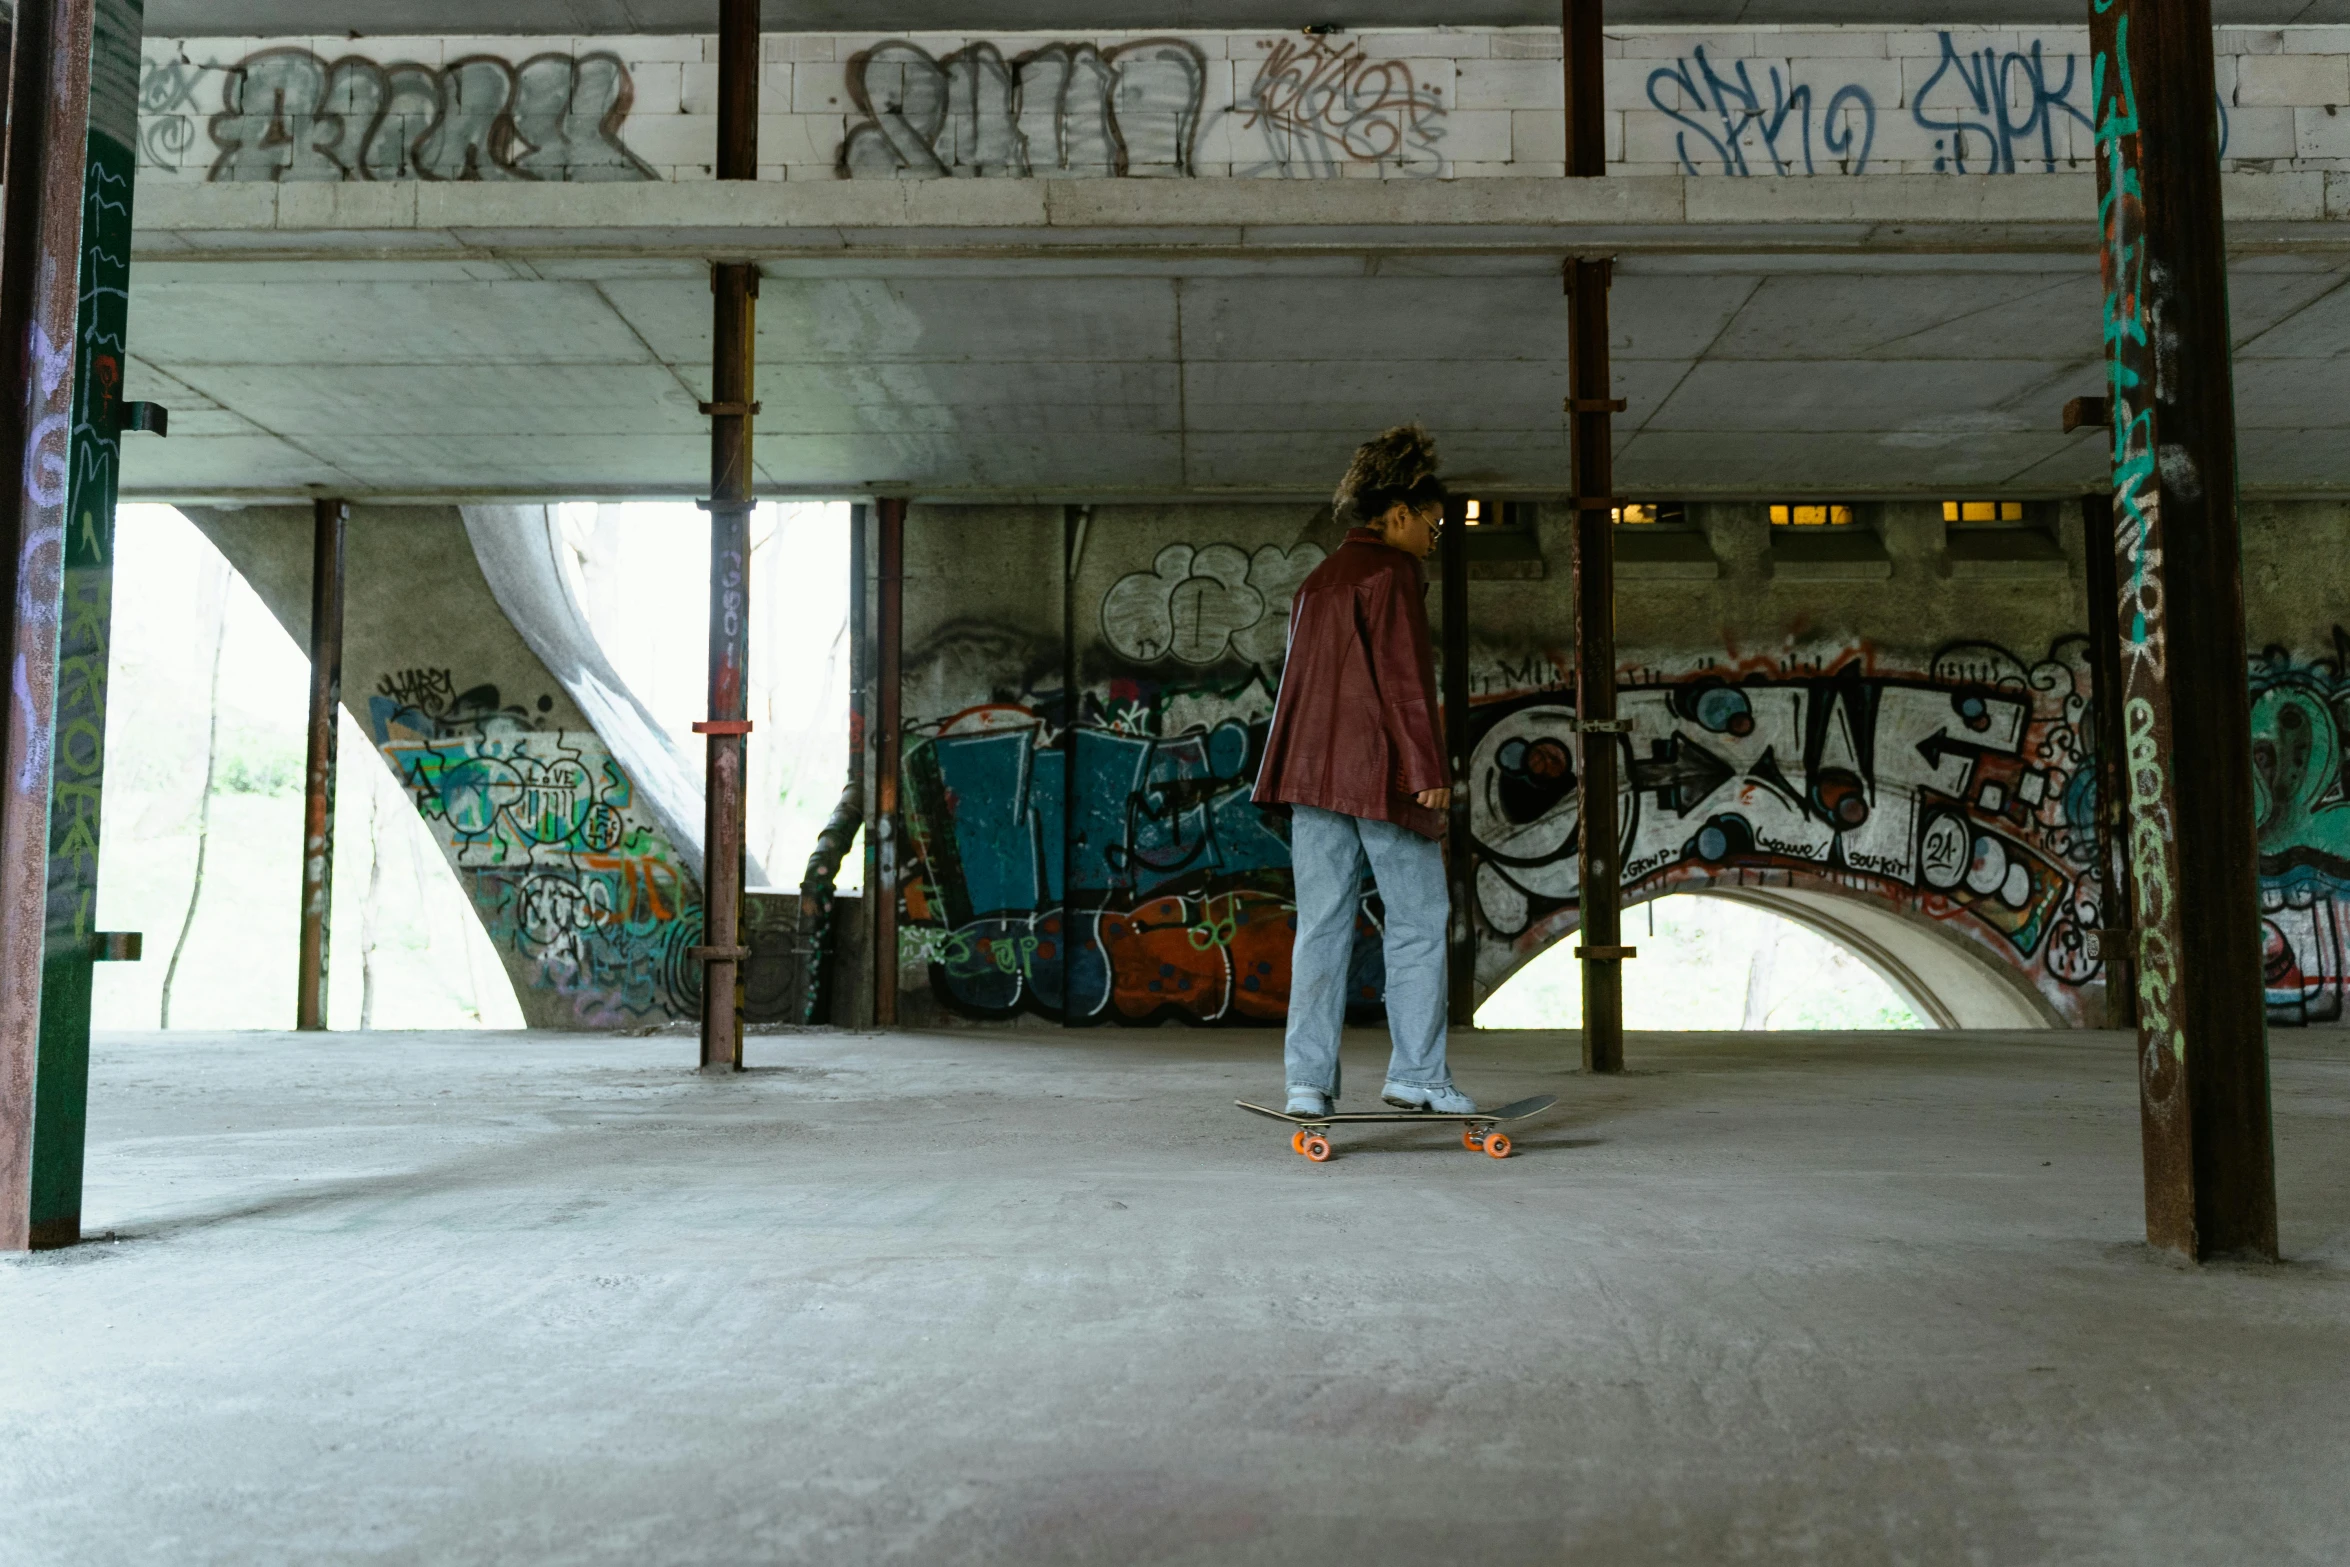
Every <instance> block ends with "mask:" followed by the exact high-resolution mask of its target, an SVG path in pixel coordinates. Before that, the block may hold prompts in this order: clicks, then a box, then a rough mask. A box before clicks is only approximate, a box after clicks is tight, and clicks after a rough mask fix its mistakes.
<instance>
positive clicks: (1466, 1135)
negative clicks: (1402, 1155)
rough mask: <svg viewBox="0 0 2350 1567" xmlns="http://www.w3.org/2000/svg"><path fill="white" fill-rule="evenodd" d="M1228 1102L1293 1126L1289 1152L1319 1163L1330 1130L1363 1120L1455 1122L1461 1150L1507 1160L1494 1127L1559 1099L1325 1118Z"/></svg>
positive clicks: (1502, 1137)
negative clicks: (1464, 1110)
mask: <svg viewBox="0 0 2350 1567" xmlns="http://www.w3.org/2000/svg"><path fill="white" fill-rule="evenodd" d="M1232 1102H1233V1103H1234V1104H1236V1105H1238V1106H1239V1107H1240V1108H1241V1109H1243V1110H1246V1111H1247V1112H1248V1113H1249V1114H1251V1115H1261V1116H1263V1117H1265V1118H1266V1119H1267V1120H1270V1121H1287V1122H1288V1123H1289V1124H1290V1125H1291V1126H1294V1127H1296V1128H1297V1130H1296V1131H1294V1132H1292V1133H1290V1134H1289V1147H1290V1150H1291V1151H1292V1152H1293V1153H1300V1154H1303V1155H1305V1156H1306V1157H1307V1158H1308V1159H1311V1160H1313V1161H1314V1163H1316V1164H1321V1163H1324V1162H1325V1161H1327V1160H1328V1159H1329V1157H1330V1135H1329V1134H1330V1128H1332V1127H1333V1126H1337V1125H1339V1124H1340V1123H1342V1122H1346V1123H1353V1122H1364V1121H1456V1122H1458V1123H1460V1128H1461V1146H1462V1147H1463V1148H1466V1149H1469V1150H1470V1151H1471V1152H1473V1153H1482V1154H1485V1155H1487V1156H1488V1157H1491V1158H1495V1159H1507V1158H1508V1157H1509V1156H1510V1139H1509V1134H1508V1133H1506V1132H1501V1131H1497V1130H1495V1128H1496V1127H1498V1126H1499V1125H1500V1123H1502V1122H1504V1121H1523V1120H1524V1119H1526V1117H1528V1116H1530V1115H1540V1114H1541V1113H1542V1112H1543V1111H1545V1110H1547V1109H1549V1108H1550V1107H1551V1106H1552V1105H1554V1104H1557V1103H1558V1102H1559V1100H1558V1095H1556V1094H1537V1095H1536V1096H1535V1097H1534V1098H1532V1099H1520V1100H1518V1101H1517V1102H1515V1103H1514V1104H1506V1105H1503V1106H1502V1107H1501V1108H1500V1109H1498V1110H1472V1111H1470V1112H1469V1113H1468V1114H1466V1115H1452V1114H1448V1113H1446V1112H1444V1111H1441V1110H1356V1111H1332V1112H1331V1113H1330V1114H1328V1115H1291V1114H1289V1113H1288V1112H1287V1111H1285V1110H1272V1109H1268V1108H1266V1107H1265V1106H1264V1105H1252V1104H1250V1103H1249V1102H1248V1101H1247V1100H1245V1099H1235V1100H1233V1101H1232Z"/></svg>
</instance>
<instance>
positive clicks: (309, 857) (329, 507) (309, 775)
mask: <svg viewBox="0 0 2350 1567" xmlns="http://www.w3.org/2000/svg"><path fill="white" fill-rule="evenodd" d="M310 513H311V515H310V522H311V537H310V718H309V760H308V762H307V764H306V765H305V766H304V768H303V771H302V968H301V972H300V973H299V974H297V975H296V976H295V979H294V1027H296V1028H298V1029H321V1028H324V1027H326V994H327V983H326V981H327V942H328V937H329V936H330V935H331V931H330V930H329V928H328V916H329V915H330V914H331V913H332V912H333V908H334V898H335V739H336V734H337V731H336V727H335V717H336V713H337V710H338V709H340V708H341V706H342V702H343V535H344V533H345V531H346V530H347V528H348V527H349V524H350V520H351V508H350V507H349V506H348V505H347V504H345V503H344V502H342V501H339V500H318V501H313V502H311V503H310Z"/></svg>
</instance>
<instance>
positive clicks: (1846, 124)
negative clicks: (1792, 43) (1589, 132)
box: [1648, 34, 1948, 174]
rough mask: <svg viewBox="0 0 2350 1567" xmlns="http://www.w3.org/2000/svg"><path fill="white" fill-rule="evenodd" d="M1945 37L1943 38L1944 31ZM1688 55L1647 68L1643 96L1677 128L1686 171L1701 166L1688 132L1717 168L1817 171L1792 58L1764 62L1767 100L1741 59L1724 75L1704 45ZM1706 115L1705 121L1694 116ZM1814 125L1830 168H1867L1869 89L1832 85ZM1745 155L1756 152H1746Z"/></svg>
mask: <svg viewBox="0 0 2350 1567" xmlns="http://www.w3.org/2000/svg"><path fill="white" fill-rule="evenodd" d="M1944 38H1945V40H1946V41H1947V38H1948V35H1947V34H1945V35H1944ZM1945 46H1946V47H1947V42H1946V44H1945ZM1690 53H1691V55H1692V56H1693V57H1694V63H1692V61H1691V60H1676V61H1674V62H1673V63H1672V64H1671V65H1669V66H1659V67H1658V68H1657V69H1656V70H1653V71H1651V72H1649V73H1648V101H1649V102H1650V103H1651V104H1653V105H1654V106H1655V107H1657V108H1659V109H1661V110H1663V111H1664V113H1665V115H1666V117H1667V118H1669V119H1671V120H1674V121H1675V122H1677V123H1678V124H1680V125H1681V126H1682V127H1683V129H1682V130H1679V131H1676V132H1675V133H1674V135H1673V146H1674V149H1675V150H1676V151H1677V152H1678V153H1679V154H1680V157H1681V167H1682V169H1683V170H1684V171H1685V172H1687V173H1690V174H1697V173H1702V172H1704V171H1702V170H1700V169H1699V168H1698V166H1697V160H1696V158H1694V157H1693V156H1692V155H1691V150H1690V142H1689V138H1690V136H1691V135H1692V134H1695V135H1696V136H1698V137H1699V138H1701V139H1702V141H1703V142H1704V151H1705V152H1706V154H1707V157H1708V160H1709V161H1710V162H1713V163H1718V164H1720V165H1721V172H1722V173H1724V174H1752V173H1754V172H1755V166H1756V163H1757V162H1758V161H1759V162H1760V163H1761V164H1762V166H1763V172H1765V173H1769V174H1793V173H1794V172H1796V170H1797V169H1798V168H1800V169H1801V170H1802V171H1803V172H1804V173H1806V174H1813V173H1817V172H1818V166H1817V164H1815V163H1814V161H1813V154H1812V132H1813V130H1814V129H1815V125H1814V121H1813V110H1814V104H1813V101H1812V90H1811V89H1810V88H1809V87H1807V86H1802V85H1799V84H1798V83H1797V82H1796V80H1795V68H1794V66H1793V64H1792V63H1790V64H1789V65H1788V68H1787V74H1786V75H1785V76H1784V77H1782V76H1781V75H1780V73H1779V67H1778V66H1776V65H1772V66H1769V67H1767V68H1766V74H1767V76H1768V78H1769V84H1770V101H1769V103H1768V105H1767V106H1766V105H1765V103H1764V101H1763V95H1762V92H1761V91H1760V89H1758V88H1757V87H1756V86H1755V84H1754V76H1753V73H1752V72H1751V71H1750V70H1749V69H1748V68H1747V62H1745V61H1744V60H1740V61H1738V62H1737V64H1736V66H1735V67H1734V69H1733V70H1732V73H1731V75H1730V76H1727V77H1725V76H1723V75H1722V74H1721V73H1720V72H1719V71H1717V70H1715V69H1714V66H1713V62H1712V61H1711V60H1709V59H1707V58H1706V53H1705V46H1704V45H1703V44H1700V45H1698V46H1697V47H1696V48H1695V49H1693V50H1691V51H1690ZM1668 86H1670V87H1674V88H1678V89H1679V94H1678V95H1679V97H1680V99H1681V100H1682V102H1684V103H1686V104H1687V105H1689V109H1688V110H1687V111H1684V110H1682V109H1678V108H1675V107H1674V106H1673V105H1672V103H1670V102H1668V101H1667V98H1666V95H1665V93H1664V92H1663V91H1662V89H1664V88H1666V87H1668ZM1708 114H1710V116H1711V119H1710V120H1709V119H1700V118H1698V116H1700V115H1708ZM1816 128H1817V130H1818V132H1819V147H1820V150H1821V151H1822V152H1825V153H1826V154H1827V155H1828V156H1829V157H1830V158H1832V159H1834V160H1835V161H1836V167H1838V168H1839V169H1841V170H1842V171H1843V172H1844V173H1846V174H1865V173H1867V172H1868V167H1869V149H1870V148H1871V147H1873V146H1874V145H1875V144H1876V140H1877V104H1876V100H1875V99H1874V98H1872V97H1870V96H1869V92H1868V89H1866V88H1865V87H1862V86H1860V85H1858V84H1857V83H1847V84H1846V85H1844V86H1842V87H1839V88H1837V89H1836V91H1835V92H1834V93H1832V94H1830V95H1829V98H1828V106H1827V112H1826V113H1824V114H1822V115H1820V116H1819V119H1818V122H1817V126H1816ZM1749 153H1754V154H1758V155H1759V157H1758V158H1750V157H1749Z"/></svg>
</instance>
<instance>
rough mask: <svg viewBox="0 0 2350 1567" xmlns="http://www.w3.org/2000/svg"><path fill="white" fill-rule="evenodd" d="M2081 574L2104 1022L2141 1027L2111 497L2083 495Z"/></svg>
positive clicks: (2113, 1024) (2113, 1025) (2117, 591)
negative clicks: (2090, 690)
mask: <svg viewBox="0 0 2350 1567" xmlns="http://www.w3.org/2000/svg"><path fill="white" fill-rule="evenodd" d="M2081 546H2082V556H2083V559H2082V565H2083V567H2084V572H2083V576H2084V578H2085V580H2086V586H2087V589H2088V594H2089V672H2090V677H2091V679H2092V680H2094V681H2095V682H2096V684H2095V687H2094V691H2095V694H2094V696H2093V697H2092V698H2091V702H2090V706H2091V718H2092V720H2093V735H2094V739H2095V744H2096V747H2097V773H2096V777H2097V877H2098V880H2099V881H2100V882H2101V883H2103V886H2104V891H2103V893H2102V894H2101V895H2100V897H2099V898H2098V900H2097V901H2098V909H2099V912H2100V914H2101V915H2102V918H2101V919H2100V920H2099V922H2098V923H2099V926H2100V929H2099V931H2098V935H2097V954H2098V957H2099V959H2100V960H2101V961H2102V962H2103V964H2104V966H2105V1026H2106V1027H2107V1028H2136V1027H2137V1026H2138V987H2137V983H2136V977H2135V976H2136V965H2135V964H2134V963H2132V962H2131V960H2130V951H2131V942H2130V933H2129V928H2128V927H2129V923H2130V903H2131V898H2130V853H2129V834H2128V831H2127V820H2128V811H2127V809H2126V804H2127V801H2126V794H2127V791H2128V789H2129V782H2128V772H2127V770H2126V769H2125V768H2124V767H2123V766H2122V758H2123V756H2124V755H2125V754H2126V750H2127V746H2128V741H2127V739H2126V737H2125V735H2124V733H2123V730H2122V641H2121V620H2120V615H2119V610H2120V601H2121V592H2120V589H2119V588H2118V587H2117V586H2116V584H2115V582H2114V576H2113V569H2114V561H2113V554H2114V541H2113V497H2112V496H2111V495H2084V496H2082V497H2081Z"/></svg>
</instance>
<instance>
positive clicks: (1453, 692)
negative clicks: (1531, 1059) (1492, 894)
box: [1072, 517, 1477, 1028]
mask: <svg viewBox="0 0 2350 1567" xmlns="http://www.w3.org/2000/svg"><path fill="white" fill-rule="evenodd" d="M1467 521H1468V519H1467V518H1466V517H1455V518H1453V519H1452V520H1451V526H1449V527H1447V528H1446V529H1445V530H1444V536H1443V538H1442V539H1441V540H1440V541H1439V542H1438V545H1437V548H1438V549H1439V550H1440V551H1441V552H1442V553H1441V555H1440V556H1439V559H1440V560H1441V561H1442V563H1443V566H1444V593H1443V598H1442V600H1441V603H1442V605H1443V609H1444V627H1443V637H1442V647H1443V652H1444V692H1443V696H1444V751H1445V757H1446V762H1447V766H1448V769H1449V771H1450V773H1451V777H1452V809H1451V810H1450V811H1449V812H1447V813H1446V817H1445V824H1444V879H1445V885H1446V890H1447V891H1449V892H1450V893H1451V895H1452V919H1451V922H1450V923H1449V924H1447V925H1446V926H1445V950H1444V960H1445V984H1446V990H1445V1000H1446V1006H1447V1009H1448V1010H1447V1017H1448V1020H1449V1021H1450V1022H1451V1023H1452V1024H1453V1026H1455V1027H1457V1028H1468V1027H1471V1026H1473V1025H1474V1024H1475V1022H1476V1019H1477V896H1476V891H1477V883H1476V874H1475V873H1476V867H1475V861H1474V856H1475V854H1476V852H1477V847H1476V840H1475V839H1473V838H1472V837H1470V836H1469V536H1468V532H1467V528H1466V523H1467ZM1072 776H1074V775H1072ZM1072 863H1073V862H1072Z"/></svg>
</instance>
